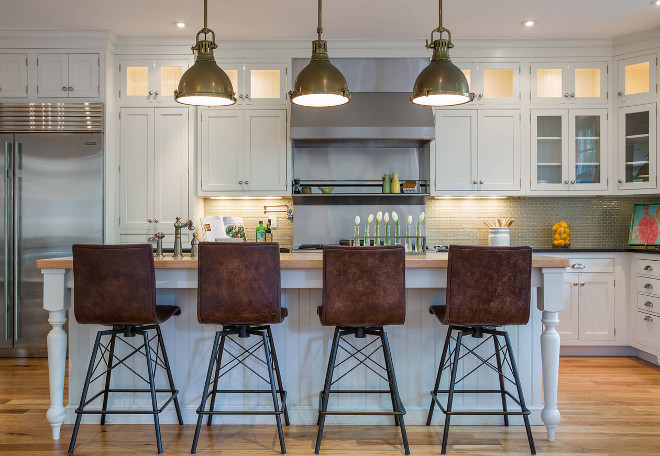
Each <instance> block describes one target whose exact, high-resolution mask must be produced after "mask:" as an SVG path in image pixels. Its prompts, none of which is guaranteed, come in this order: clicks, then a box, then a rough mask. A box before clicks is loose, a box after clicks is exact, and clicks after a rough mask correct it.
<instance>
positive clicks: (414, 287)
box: [37, 253, 570, 441]
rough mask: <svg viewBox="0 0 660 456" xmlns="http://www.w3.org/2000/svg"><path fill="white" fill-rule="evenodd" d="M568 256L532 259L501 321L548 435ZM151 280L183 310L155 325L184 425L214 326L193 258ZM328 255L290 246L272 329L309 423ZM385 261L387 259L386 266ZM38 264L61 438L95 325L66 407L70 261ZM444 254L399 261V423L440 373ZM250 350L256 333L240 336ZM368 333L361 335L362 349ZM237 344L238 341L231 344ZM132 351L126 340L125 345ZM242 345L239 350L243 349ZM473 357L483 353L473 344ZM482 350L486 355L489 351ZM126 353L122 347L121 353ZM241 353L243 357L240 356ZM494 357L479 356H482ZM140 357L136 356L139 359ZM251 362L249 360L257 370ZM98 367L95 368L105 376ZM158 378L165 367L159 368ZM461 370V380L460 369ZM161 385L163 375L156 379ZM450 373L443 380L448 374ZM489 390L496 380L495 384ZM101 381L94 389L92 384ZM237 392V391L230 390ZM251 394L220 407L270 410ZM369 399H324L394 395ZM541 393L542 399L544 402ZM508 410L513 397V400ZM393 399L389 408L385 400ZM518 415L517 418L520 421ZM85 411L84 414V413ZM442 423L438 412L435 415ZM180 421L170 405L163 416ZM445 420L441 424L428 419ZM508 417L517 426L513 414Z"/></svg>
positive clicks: (326, 339) (484, 377)
mask: <svg viewBox="0 0 660 456" xmlns="http://www.w3.org/2000/svg"><path fill="white" fill-rule="evenodd" d="M569 265H570V262H569V260H568V259H564V258H555V257H549V256H540V255H534V257H533V262H532V266H533V272H532V287H533V293H532V302H531V303H530V305H531V306H532V312H531V318H530V321H529V323H528V324H527V325H525V326H519V327H511V328H507V329H508V330H509V331H510V335H511V340H512V345H513V348H514V354H515V356H516V360H517V362H518V366H519V370H520V377H521V380H522V386H523V390H524V393H525V399H526V401H527V406H528V408H529V409H530V411H531V415H530V421H531V423H532V424H536V425H539V424H544V425H545V426H546V428H547V434H548V439H549V440H551V441H552V440H554V438H555V430H556V427H557V425H558V423H559V420H560V413H559V411H558V410H557V381H558V367H559V335H558V334H557V332H556V330H555V326H556V325H557V323H558V322H559V319H558V312H559V311H560V310H562V309H563V305H564V293H563V274H564V268H565V267H567V266H569ZM155 266H156V282H157V284H156V286H157V289H158V303H159V304H176V305H178V306H180V307H181V310H182V314H181V316H178V317H175V318H172V319H170V320H169V321H167V322H166V323H165V324H163V325H162V330H163V334H164V339H165V345H166V346H167V347H168V355H169V359H170V363H171V365H172V369H173V375H174V381H175V384H176V387H177V389H178V390H179V391H180V393H179V399H180V402H181V407H182V412H183V416H184V422H185V423H187V424H189V423H192V422H194V421H195V420H196V413H195V410H196V408H197V407H198V406H199V401H200V397H201V393H202V387H203V383H204V376H205V374H206V368H207V365H208V359H209V356H210V352H211V349H212V345H213V337H214V333H215V331H216V327H214V326H212V325H200V324H199V323H198V322H197V304H196V303H197V290H196V288H197V260H196V258H192V259H191V258H190V257H184V258H183V259H176V260H175V259H173V258H171V257H170V258H164V259H156V260H155ZM322 267H323V258H322V254H321V253H289V254H282V255H281V269H282V306H283V307H287V308H288V309H289V316H288V318H286V319H285V321H284V322H283V323H282V324H279V325H273V335H274V338H275V344H276V347H277V352H278V357H279V358H280V366H281V370H282V374H283V382H284V387H285V389H286V390H287V391H288V398H287V405H288V407H289V413H290V415H291V422H292V423H293V424H314V423H315V422H316V417H317V407H318V392H319V390H320V389H321V388H322V385H323V377H324V374H325V363H326V362H327V359H328V351H329V348H330V347H329V345H330V343H331V339H332V331H333V328H324V327H322V326H321V325H320V323H319V320H318V316H317V315H316V307H317V306H319V305H321V292H322V287H323V279H322ZM383 267H387V265H383ZM37 268H39V269H41V270H42V273H43V275H44V309H45V310H47V311H48V313H49V315H48V322H49V323H50V324H51V325H52V330H51V331H50V333H49V334H48V367H49V381H50V400H51V402H50V408H49V409H48V412H47V415H46V417H47V419H48V421H49V423H50V424H51V426H52V430H53V438H54V439H59V436H60V427H61V425H62V424H63V423H64V422H67V423H72V422H73V420H74V415H75V413H74V410H75V408H76V407H77V406H78V401H79V398H80V391H81V389H82V383H83V380H84V376H85V372H86V369H87V365H88V363H89V357H90V353H91V349H92V346H93V341H94V337H95V336H96V331H97V330H98V329H99V328H100V327H97V326H93V325H79V324H77V323H76V321H75V319H70V321H69V326H68V329H69V337H68V340H69V398H68V405H67V407H66V408H65V407H64V405H63V399H64V398H63V393H64V373H65V368H66V353H67V333H66V332H65V331H64V329H63V325H64V324H65V323H66V321H67V311H68V310H69V309H70V308H71V306H72V305H75V304H74V303H73V302H72V301H73V300H72V293H71V291H72V289H73V287H74V277H73V270H72V268H73V261H72V259H71V258H70V257H69V258H60V259H48V260H39V261H37ZM446 268H447V254H446V253H429V254H426V255H408V256H407V257H406V289H407V290H406V296H407V310H406V323H405V325H403V326H397V327H388V328H386V330H387V331H388V335H389V339H390V344H391V348H392V356H393V360H394V364H395V369H396V372H397V380H398V383H399V390H400V392H401V397H402V400H403V403H404V405H405V407H406V410H407V415H406V422H407V423H408V424H411V425H415V424H422V423H424V422H425V419H426V412H427V410H428V406H429V403H430V396H429V391H430V390H431V389H432V387H433V383H434V380H435V375H436V369H437V366H438V362H439V359H440V355H441V351H442V343H443V341H444V337H445V334H446V328H445V327H443V326H442V325H440V324H439V323H438V322H437V320H436V319H435V317H433V316H432V315H430V314H429V312H428V308H429V306H430V305H434V304H442V303H444V300H445V288H446V284H447V280H446V275H447V271H446ZM241 342H242V343H243V344H244V347H245V348H247V349H249V347H251V346H252V343H253V341H251V340H250V339H246V340H242V341H241ZM478 342H479V341H478V340H476V339H472V338H469V340H468V341H467V342H466V343H467V344H468V346H476V345H477V344H478ZM366 343H368V341H367V342H363V341H356V346H357V347H358V348H361V347H362V346H364V344H366ZM237 348H238V347H237ZM128 351H129V349H128V348H126V353H128ZM238 352H240V349H239V350H238ZM477 353H479V350H477ZM485 353H486V352H484V354H485ZM118 354H119V356H121V353H118ZM239 356H240V355H239ZM488 356H490V355H486V357H488ZM137 358H139V357H137ZM129 361H132V362H133V364H130V363H128V365H129V366H130V367H131V368H132V369H136V370H137V371H138V372H141V371H143V370H144V369H143V367H142V366H141V365H140V363H142V364H143V360H142V359H138V362H135V361H136V357H133V358H131V359H130V360H129ZM351 362H354V360H349V361H347V362H346V363H345V365H346V367H347V370H348V369H350V368H351V367H354V366H355V364H357V363H355V364H351ZM477 363H478V361H477V360H474V361H472V360H470V359H468V358H465V359H464V360H463V361H461V365H460V366H459V367H460V370H461V371H463V372H464V373H465V374H467V373H468V372H470V371H471V370H472V369H474V368H475V367H476V366H477ZM256 367H258V364H256V365H255V368H256ZM102 371H103V369H101V370H100V371H99V372H102ZM161 374H162V372H161ZM351 374H352V375H349V376H347V377H346V378H345V379H342V380H341V381H340V382H339V383H338V385H339V386H342V384H343V385H344V386H346V387H355V388H380V387H382V386H379V385H380V384H381V382H382V380H380V379H378V378H376V379H374V378H373V377H374V376H367V375H365V374H364V373H363V372H361V369H355V370H354V371H353V372H351ZM459 376H460V377H462V375H461V373H460V372H459ZM156 380H157V382H158V381H161V382H162V381H164V377H157V378H156ZM445 380H446V378H445ZM224 381H226V382H228V383H229V384H231V383H232V382H234V384H238V385H245V387H246V388H253V387H255V386H257V385H259V384H260V383H259V382H260V381H261V380H259V379H258V378H257V377H256V376H255V375H254V374H252V373H251V372H249V370H247V369H245V368H243V370H240V369H235V370H234V371H232V372H231V373H230V374H229V375H227V376H226V377H225V379H224ZM140 382H141V380H140V379H139V378H138V377H137V376H135V375H123V373H122V374H118V375H113V376H112V385H113V388H136V387H139V388H141V387H143V386H142V385H140ZM101 383H102V381H97V382H96V384H92V387H91V388H90V393H91V394H94V393H95V391H97V390H100V389H101ZM489 384H490V385H492V386H494V385H496V384H497V377H496V375H495V373H494V372H492V371H490V370H488V369H480V370H479V371H477V372H475V373H474V374H472V375H471V376H470V377H468V378H466V380H464V388H465V389H470V388H471V387H476V386H479V387H484V386H485V385H489ZM492 386H491V387H492ZM94 387H96V390H95V389H94ZM233 396H236V395H233ZM260 396H261V397H257V395H252V396H250V395H246V396H237V397H231V398H219V404H218V405H217V408H221V407H226V408H227V409H237V408H244V407H253V408H255V409H264V410H265V409H268V408H270V407H272V403H270V402H269V401H270V399H269V397H265V396H266V395H260ZM385 396H386V395H383V397H382V398H376V397H375V396H371V397H370V398H369V402H367V398H365V397H364V396H360V395H355V396H353V397H348V396H347V397H342V398H339V399H337V401H336V403H334V404H333V403H332V402H331V404H330V405H331V407H332V406H333V405H334V406H340V407H342V408H343V409H346V408H351V407H355V408H360V409H365V408H372V407H373V408H388V402H389V401H390V398H389V397H385ZM490 396H491V395H470V394H464V395H461V397H460V398H457V399H455V401H454V403H455V406H456V408H459V407H464V408H472V409H474V408H477V409H481V410H499V409H500V407H501V403H500V397H499V395H492V396H493V397H492V398H491V397H490ZM544 401H545V403H544ZM109 406H110V407H113V406H114V407H118V408H123V409H129V408H142V407H144V406H147V407H150V398H149V397H148V395H136V394H135V393H116V394H115V395H114V397H113V395H111V396H110V401H109ZM510 406H513V403H511V404H510ZM389 407H391V404H389ZM516 418H517V417H516ZM87 419H89V420H87ZM97 420H98V418H96V417H95V418H90V417H89V416H86V417H84V419H83V422H89V423H93V422H97ZM150 420H151V417H150V416H148V415H109V417H108V422H109V423H132V422H145V423H147V422H151V421H150ZM436 420H437V418H436ZM216 421H217V422H218V423H270V422H271V421H272V417H263V416H222V417H217V418H216ZM174 422H176V417H175V413H174V410H173V408H172V407H169V408H168V409H166V410H165V411H164V412H163V414H161V423H174ZM328 422H329V423H340V424H353V423H365V424H366V423H369V424H373V423H376V422H377V423H382V424H387V423H391V419H390V420H386V418H385V417H370V418H367V419H366V420H365V418H360V417H355V416H343V417H339V416H336V417H332V420H331V419H330V418H329V419H328ZM435 422H436V423H440V421H435ZM453 423H455V424H501V417H496V416H480V417H474V416H472V417H467V416H466V417H456V418H455V421H453ZM512 423H513V424H520V423H522V420H520V422H518V421H516V419H514V418H513V417H512Z"/></svg>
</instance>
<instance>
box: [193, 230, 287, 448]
mask: <svg viewBox="0 0 660 456" xmlns="http://www.w3.org/2000/svg"><path fill="white" fill-rule="evenodd" d="M198 264H199V267H198V277H199V279H198V295H197V297H198V299H197V320H198V321H199V322H200V323H202V324H212V325H222V330H221V331H217V332H216V333H215V341H214V342H213V350H212V352H211V360H210V362H209V368H208V372H207V374H206V381H205V382H204V390H203V393H202V401H201V404H200V405H199V408H198V409H197V414H198V416H197V427H196V428H195V437H194V439H193V444H192V449H191V450H190V452H191V453H192V454H195V452H196V451H197V441H198V439H199V433H200V430H201V426H202V419H203V417H204V416H207V417H208V418H207V422H206V424H207V425H208V426H211V424H212V420H213V416H215V415H274V416H275V420H276V422H277V432H278V435H279V440H280V449H281V452H282V454H286V449H285V447H284V435H283V433H282V421H281V417H280V416H281V415H282V414H284V421H285V423H286V425H287V426H288V425H289V414H288V411H287V408H286V391H284V388H283V387H282V376H281V375H280V366H279V364H278V362H277V354H276V353H275V343H274V342H273V334H272V332H271V329H270V324H276V323H282V321H284V318H286V316H287V313H288V311H287V309H285V308H282V307H281V304H280V302H281V279H280V247H279V244H277V243H273V242H268V243H264V242H259V243H257V242H244V243H221V242H219V243H214V242H200V244H199V260H198ZM232 336H238V337H239V338H248V337H250V336H257V337H259V338H260V339H261V340H260V341H258V342H257V343H255V344H253V345H252V346H250V347H249V348H248V349H245V348H243V346H241V345H239V344H238V342H237V341H235V340H234V339H232ZM227 341H229V342H231V343H232V344H233V345H234V346H235V347H237V348H238V349H239V350H241V352H240V354H239V355H234V354H232V353H231V352H230V351H229V349H228V348H227V344H226V342H227ZM230 346H231V345H230ZM261 347H263V350H264V358H265V359H260V358H259V357H258V356H257V355H256V354H255V353H256V352H257V350H259V349H260V348H261ZM225 352H226V353H227V354H228V355H229V356H230V360H229V361H228V362H226V363H225V364H224V365H223V364H222V355H223V353H225ZM248 359H255V360H258V362H259V363H260V364H263V365H264V366H265V368H266V370H267V372H268V378H267V379H266V378H265V377H264V376H262V375H261V374H260V373H259V372H258V371H256V370H254V369H252V368H251V367H250V366H248V365H246V364H245V362H246V360H248ZM239 365H243V366H246V367H247V368H248V369H249V370H251V371H252V372H253V373H254V374H255V375H257V376H259V377H260V378H261V379H263V380H264V381H266V382H268V384H269V387H268V389H218V382H219V380H220V378H222V377H223V376H225V375H227V374H228V373H229V372H231V371H232V370H233V369H234V368H235V367H237V366H239ZM214 368H215V373H214ZM212 376H213V380H212V379H211V377H212ZM276 382H277V383H276ZM211 383H213V386H211ZM209 389H210V391H209ZM218 393H228V394H236V393H238V394H244V393H268V394H270V395H271V396H272V398H273V411H272V412H269V411H254V410H215V402H216V396H217V394H218ZM278 394H279V396H280V400H281V406H280V404H279V403H278V398H277V396H278ZM209 396H210V397H211V404H210V407H209V408H208V409H207V408H206V402H207V400H208V398H209Z"/></svg>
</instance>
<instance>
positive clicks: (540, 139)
mask: <svg viewBox="0 0 660 456" xmlns="http://www.w3.org/2000/svg"><path fill="white" fill-rule="evenodd" d="M531 126H532V144H531V146H532V163H531V164H532V182H531V188H532V190H548V191H556V190H562V191H563V190H606V189H607V178H606V176H607V153H606V150H607V109H552V110H533V111H532V116H531Z"/></svg>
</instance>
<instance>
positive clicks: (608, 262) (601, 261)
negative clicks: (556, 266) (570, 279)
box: [566, 258, 614, 274]
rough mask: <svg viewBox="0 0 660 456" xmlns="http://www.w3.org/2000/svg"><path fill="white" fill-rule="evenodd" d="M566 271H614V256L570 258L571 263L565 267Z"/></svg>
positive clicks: (578, 272)
mask: <svg viewBox="0 0 660 456" xmlns="http://www.w3.org/2000/svg"><path fill="white" fill-rule="evenodd" d="M566 272H572V273H576V274H582V273H585V272H614V258H571V265H570V266H569V267H567V268H566Z"/></svg>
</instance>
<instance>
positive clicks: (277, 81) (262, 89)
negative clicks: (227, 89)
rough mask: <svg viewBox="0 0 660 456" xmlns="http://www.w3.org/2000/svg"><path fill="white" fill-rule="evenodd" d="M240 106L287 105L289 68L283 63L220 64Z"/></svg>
mask: <svg viewBox="0 0 660 456" xmlns="http://www.w3.org/2000/svg"><path fill="white" fill-rule="evenodd" d="M220 67H221V68H222V69H223V70H224V72H225V73H227V76H229V80H230V81H231V84H232V86H233V88H234V92H236V102H237V104H239V105H252V104H271V105H272V104H285V103H286V92H287V84H286V80H287V78H286V76H287V67H286V64H283V63H220Z"/></svg>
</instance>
